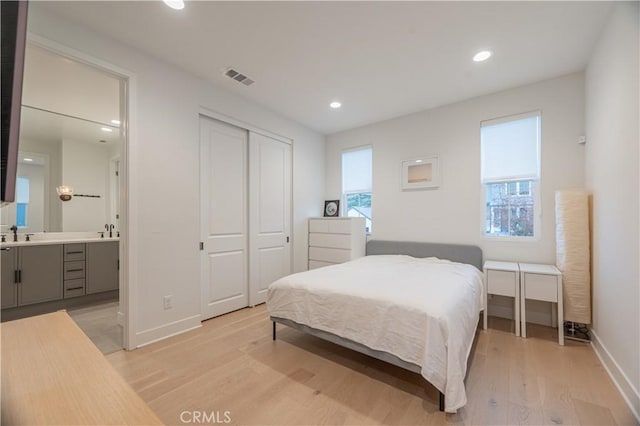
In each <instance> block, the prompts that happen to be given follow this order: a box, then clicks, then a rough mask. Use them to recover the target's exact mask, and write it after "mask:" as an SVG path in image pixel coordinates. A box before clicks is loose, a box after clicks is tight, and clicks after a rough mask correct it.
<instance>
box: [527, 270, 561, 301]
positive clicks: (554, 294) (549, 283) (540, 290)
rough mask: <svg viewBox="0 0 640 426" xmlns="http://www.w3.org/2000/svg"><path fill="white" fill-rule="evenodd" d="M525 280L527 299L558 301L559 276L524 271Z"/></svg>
mask: <svg viewBox="0 0 640 426" xmlns="http://www.w3.org/2000/svg"><path fill="white" fill-rule="evenodd" d="M523 280H524V291H525V295H524V296H525V298H526V299H533V300H543V301H545V302H557V301H558V278H557V277H556V276H555V275H542V274H532V273H524V274H523Z"/></svg>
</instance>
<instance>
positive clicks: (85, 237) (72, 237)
mask: <svg viewBox="0 0 640 426" xmlns="http://www.w3.org/2000/svg"><path fill="white" fill-rule="evenodd" d="M113 235H114V236H113V237H112V238H109V234H108V233H107V234H106V235H105V236H104V238H100V236H99V235H97V233H94V232H77V233H75V232H49V233H38V234H34V235H33V236H32V237H31V240H30V241H25V236H24V234H18V241H17V242H13V241H11V240H12V239H13V234H7V241H6V242H4V243H0V247H21V246H42V245H52V244H74V243H103V242H109V241H119V240H120V238H118V237H116V236H115V235H117V233H116V232H114V233H113Z"/></svg>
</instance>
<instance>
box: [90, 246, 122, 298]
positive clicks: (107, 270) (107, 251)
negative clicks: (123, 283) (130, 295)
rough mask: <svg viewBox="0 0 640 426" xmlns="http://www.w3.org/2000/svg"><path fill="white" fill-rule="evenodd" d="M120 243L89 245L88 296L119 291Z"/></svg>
mask: <svg viewBox="0 0 640 426" xmlns="http://www.w3.org/2000/svg"><path fill="white" fill-rule="evenodd" d="M118 249H119V247H118V242H117V241H109V242H100V243H90V244H87V258H86V259H87V294H92V293H99V292H102V291H110V290H118Z"/></svg>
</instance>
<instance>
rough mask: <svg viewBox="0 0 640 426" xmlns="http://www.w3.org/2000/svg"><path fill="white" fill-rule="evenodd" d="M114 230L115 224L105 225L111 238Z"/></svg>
mask: <svg viewBox="0 0 640 426" xmlns="http://www.w3.org/2000/svg"><path fill="white" fill-rule="evenodd" d="M113 228H115V226H113V223H112V224H111V225H107V224H105V225H104V229H106V230H107V231H109V238H113Z"/></svg>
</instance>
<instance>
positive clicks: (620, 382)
mask: <svg viewBox="0 0 640 426" xmlns="http://www.w3.org/2000/svg"><path fill="white" fill-rule="evenodd" d="M591 347H592V348H593V350H594V352H595V353H596V355H597V357H598V358H599V359H600V362H601V363H602V365H603V366H604V369H605V370H606V371H607V373H608V374H609V377H611V380H613V383H614V384H615V385H616V387H617V388H618V391H619V392H620V394H622V398H624V400H625V402H626V403H627V405H628V406H629V409H630V410H631V412H632V413H633V415H634V416H635V418H636V420H637V421H638V423H640V392H638V389H635V388H634V387H633V384H632V383H631V381H630V380H629V378H628V377H627V375H626V374H625V373H624V371H622V369H621V368H620V365H618V363H617V362H616V360H615V359H614V358H613V357H612V356H611V353H610V352H609V351H608V350H607V348H606V347H605V346H604V345H603V344H602V341H601V340H600V338H599V337H598V334H597V333H596V332H595V331H593V330H591Z"/></svg>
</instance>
